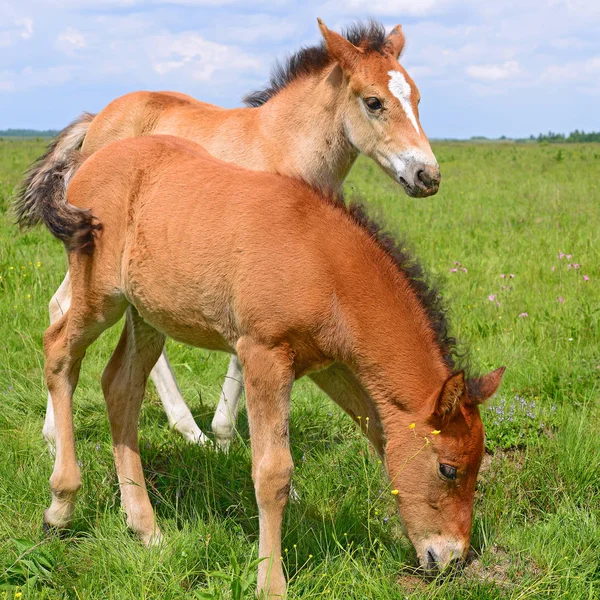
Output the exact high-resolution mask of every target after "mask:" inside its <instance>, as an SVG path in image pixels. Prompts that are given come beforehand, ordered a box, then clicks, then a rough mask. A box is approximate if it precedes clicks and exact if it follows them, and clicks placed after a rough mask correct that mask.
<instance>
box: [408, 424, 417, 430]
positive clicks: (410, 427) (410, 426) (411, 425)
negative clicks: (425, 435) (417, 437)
mask: <svg viewBox="0 0 600 600" xmlns="http://www.w3.org/2000/svg"><path fill="white" fill-rule="evenodd" d="M415 427H416V423H411V424H410V425H409V426H408V428H409V429H414V428H415Z"/></svg>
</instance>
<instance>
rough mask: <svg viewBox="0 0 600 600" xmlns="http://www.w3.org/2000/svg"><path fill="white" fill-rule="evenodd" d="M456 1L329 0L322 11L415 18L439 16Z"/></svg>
mask: <svg viewBox="0 0 600 600" xmlns="http://www.w3.org/2000/svg"><path fill="white" fill-rule="evenodd" d="M455 3H456V0H346V2H344V3H343V4H342V3H340V2H338V0H329V2H327V3H326V4H325V5H324V6H323V10H324V11H327V12H333V13H338V14H339V13H340V12H342V13H345V14H357V15H376V16H398V17H402V16H416V17H423V16H426V15H433V14H439V13H442V12H444V11H445V10H446V9H447V8H448V7H449V6H451V5H452V4H455Z"/></svg>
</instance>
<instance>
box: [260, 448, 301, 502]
mask: <svg viewBox="0 0 600 600" xmlns="http://www.w3.org/2000/svg"><path fill="white" fill-rule="evenodd" d="M293 473H294V463H293V461H292V455H291V454H290V451H289V449H288V448H278V449H272V450H270V451H268V452H267V453H266V454H265V456H264V457H263V459H262V460H261V461H260V464H259V465H258V466H257V468H256V470H255V473H254V488H255V491H256V499H257V501H258V503H259V505H263V506H264V505H266V504H273V503H274V504H277V505H280V506H281V507H283V506H285V504H286V502H287V499H288V496H289V494H290V485H291V482H292V474H293Z"/></svg>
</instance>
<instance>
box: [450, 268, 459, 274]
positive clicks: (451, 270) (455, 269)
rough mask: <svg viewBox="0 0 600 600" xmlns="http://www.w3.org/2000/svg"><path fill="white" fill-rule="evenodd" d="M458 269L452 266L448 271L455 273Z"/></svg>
mask: <svg viewBox="0 0 600 600" xmlns="http://www.w3.org/2000/svg"><path fill="white" fill-rule="evenodd" d="M457 272H458V269H457V268H456V267H454V268H453V269H450V273H457Z"/></svg>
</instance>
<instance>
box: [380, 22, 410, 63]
mask: <svg viewBox="0 0 600 600" xmlns="http://www.w3.org/2000/svg"><path fill="white" fill-rule="evenodd" d="M404 41H405V40H404V32H403V31H402V25H396V27H394V29H392V30H391V31H390V33H389V34H388V36H387V37H386V38H385V45H384V47H385V50H386V52H387V53H388V54H391V55H392V56H393V57H394V58H396V59H398V58H400V55H401V54H402V50H404Z"/></svg>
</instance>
